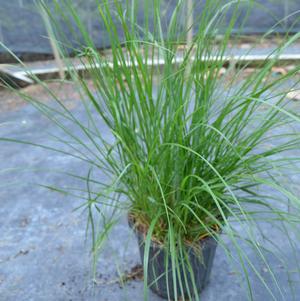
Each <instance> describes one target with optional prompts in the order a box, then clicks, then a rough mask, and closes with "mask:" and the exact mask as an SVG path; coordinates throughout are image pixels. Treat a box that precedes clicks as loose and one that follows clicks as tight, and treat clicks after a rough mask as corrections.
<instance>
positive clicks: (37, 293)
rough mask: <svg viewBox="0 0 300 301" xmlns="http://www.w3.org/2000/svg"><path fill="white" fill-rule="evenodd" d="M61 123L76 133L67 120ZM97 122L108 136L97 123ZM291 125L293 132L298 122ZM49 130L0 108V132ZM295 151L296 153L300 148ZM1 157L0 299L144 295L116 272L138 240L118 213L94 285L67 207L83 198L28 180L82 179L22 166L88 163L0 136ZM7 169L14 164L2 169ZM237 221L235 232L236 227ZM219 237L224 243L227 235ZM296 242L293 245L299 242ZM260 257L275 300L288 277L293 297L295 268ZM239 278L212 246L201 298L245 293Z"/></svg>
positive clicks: (134, 255) (138, 284) (237, 298)
mask: <svg viewBox="0 0 300 301" xmlns="http://www.w3.org/2000/svg"><path fill="white" fill-rule="evenodd" d="M74 102H75V104H76V105H74V108H73V109H72V111H73V113H74V114H75V115H76V116H77V117H78V118H80V119H82V120H84V119H85V115H84V110H83V107H82V106H81V105H80V103H79V102H78V101H74ZM290 106H291V108H292V109H293V110H294V111H295V112H300V103H299V102H291V104H290ZM66 125H67V126H69V127H70V128H71V130H72V131H73V132H76V133H78V129H77V128H75V127H74V126H73V125H71V124H68V123H66ZM99 128H100V130H101V131H103V133H104V134H105V135H107V136H108V137H109V136H110V134H109V133H108V132H107V130H106V128H105V127H104V126H103V124H101V122H100V123H99ZM296 130H299V131H300V127H299V125H298V126H297V127H296ZM48 132H50V133H54V134H56V135H58V136H61V137H63V134H62V132H61V131H59V130H58V129H57V128H56V127H55V126H54V125H53V124H51V123H50V122H49V121H48V120H47V119H46V118H44V117H43V116H42V115H41V114H40V113H39V112H37V111H36V110H35V109H34V108H32V107H31V106H25V107H22V108H20V109H16V110H14V111H12V112H5V113H1V112H0V137H1V136H2V137H10V138H16V139H23V140H30V141H33V142H35V143H41V144H45V143H46V144H48V145H55V144H56V142H54V141H49V138H48V136H47V133H48ZM295 155H300V150H299V152H298V153H297V154H295ZM0 158H1V159H0V233H1V234H0V300H1V301H15V300H17V301H44V300H45V301H66V300H73V301H75V300H76V301H79V300H84V301H94V300H95V301H96V300H97V301H105V300H107V301H124V300H128V301H130V300H133V301H135V300H136V301H140V300H143V283H142V281H140V280H134V281H129V282H127V283H126V284H125V286H124V287H121V286H120V285H119V283H118V279H119V278H118V275H119V274H118V273H119V272H118V271H121V272H124V271H130V270H131V269H132V268H133V267H134V266H136V265H137V264H139V263H140V259H139V254H138V248H137V243H136V241H135V238H134V237H133V235H132V233H131V232H130V230H129V228H128V226H127V222H126V218H125V215H124V218H122V219H121V221H120V223H119V224H118V225H117V226H116V227H115V228H114V230H113V232H112V233H111V234H110V236H109V240H108V243H107V244H106V245H105V247H104V250H103V253H102V255H101V256H100V258H99V261H98V267H97V279H98V281H97V284H96V285H93V283H92V281H91V278H92V277H91V276H92V268H91V260H90V259H91V258H90V253H89V245H88V243H85V227H86V213H84V212H82V211H73V209H74V208H76V207H77V206H78V205H80V204H81V203H82V201H80V200H74V199H73V198H71V197H67V196H64V195H62V194H57V193H53V192H51V191H49V190H47V189H44V188H42V187H39V186H36V185H35V183H41V184H52V185H61V186H65V187H67V186H74V185H77V186H78V187H84V185H85V183H82V182H80V181H78V180H75V179H72V178H68V177H66V176H64V175H61V174H57V173H54V172H45V171H33V170H29V169H39V170H42V169H45V170H47V169H49V170H54V169H59V170H63V171H69V172H73V173H76V174H78V175H83V176H85V175H86V172H87V167H86V166H84V165H83V163H82V162H80V161H78V160H76V159H73V158H69V157H66V156H65V155H63V154H59V153H53V152H50V151H47V150H45V149H42V148H36V147H31V146H28V145H20V144H14V143H3V142H2V143H0ZM10 168H16V169H18V170H15V171H9V169H10ZM98 176H99V177H101V176H103V175H101V174H99V175H98ZM293 177H294V180H295V181H299V179H300V176H299V175H294V176H293ZM266 193H267V191H266ZM299 193H300V192H299ZM237 227H240V230H241V232H242V226H237ZM263 228H264V230H265V231H266V233H268V235H269V237H270V238H272V239H273V240H274V241H275V242H276V244H277V245H278V246H279V247H282V248H283V249H284V251H285V257H286V259H287V262H288V265H289V266H290V267H291V268H294V267H295V261H294V257H293V252H292V249H290V248H288V247H286V245H287V244H286V236H285V235H284V234H282V233H280V232H278V231H276V230H275V229H274V227H272V226H271V225H268V224H264V225H263ZM224 240H225V241H226V242H227V243H228V244H230V242H228V239H227V238H226V237H224ZM244 247H245V252H246V253H247V255H248V256H249V258H250V259H251V260H252V262H253V263H254V264H255V266H256V267H257V269H258V271H259V272H260V273H261V274H262V276H263V277H264V279H265V281H266V282H267V283H271V281H270V278H271V277H270V274H269V272H268V271H267V269H266V266H265V264H264V263H262V262H261V260H259V259H257V258H256V257H257V256H256V252H255V251H254V250H253V249H251V248H249V247H247V246H246V245H245V246H244ZM295 248H297V252H298V251H299V248H298V247H297V246H296V247H295ZM233 254H234V253H233ZM266 256H267V258H268V260H269V262H270V264H271V265H272V266H273V269H274V273H275V275H276V277H277V278H278V281H279V283H280V286H281V287H282V289H283V296H281V295H280V293H279V292H278V290H277V289H276V287H275V286H274V285H272V284H270V287H271V288H272V290H273V292H274V294H275V296H276V298H277V300H288V301H289V300H293V294H292V293H291V291H290V290H289V286H288V285H289V283H291V282H293V284H294V285H293V287H294V296H295V300H299V299H300V286H299V283H298V281H299V277H298V276H297V274H296V273H294V274H291V277H292V279H289V278H288V277H287V275H286V274H284V271H283V266H282V263H281V262H280V261H279V260H278V259H276V258H275V257H274V256H272V255H268V254H267V255H266ZM250 280H251V283H252V287H253V296H254V300H256V301H268V300H272V299H271V297H270V296H269V295H268V293H267V291H266V289H265V288H264V287H263V285H262V283H261V281H260V280H259V279H258V278H257V277H256V276H255V275H254V274H253V273H250ZM245 282H246V281H245V277H243V276H241V275H240V274H239V270H238V269H237V268H236V267H235V265H234V264H233V263H230V261H229V260H228V259H227V258H226V256H225V254H224V251H222V249H221V248H220V247H219V248H218V249H217V254H216V258H215V262H214V267H213V271H212V276H211V282H210V284H209V286H208V287H207V288H206V289H205V290H204V291H203V294H202V300H203V301H215V300H226V301H230V300H233V301H242V300H246V298H247V292H246V289H245ZM149 297H150V298H149V300H151V301H159V300H161V299H160V298H159V297H157V296H155V295H154V294H152V293H151V292H150V293H149Z"/></svg>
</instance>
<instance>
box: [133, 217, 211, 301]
mask: <svg viewBox="0 0 300 301" xmlns="http://www.w3.org/2000/svg"><path fill="white" fill-rule="evenodd" d="M129 226H130V227H131V228H132V229H133V230H134V232H135V234H136V236H137V240H138V243H139V249H140V256H141V260H142V262H143V261H144V252H145V234H144V233H141V232H140V231H138V230H137V229H136V228H135V227H134V223H133V221H132V220H131V219H130V218H129ZM199 247H200V248H201V252H200V254H201V255H200V254H199V252H196V251H195V248H192V247H190V246H187V247H186V253H187V255H188V263H187V262H186V260H185V261H184V263H183V264H182V266H181V267H180V269H179V273H178V271H177V272H176V273H177V274H180V277H178V275H177V280H176V283H177V285H176V286H177V299H180V298H181V299H182V300H185V299H184V298H183V297H186V298H188V297H194V296H195V295H196V293H195V290H196V292H197V294H198V295H199V294H200V292H201V291H202V290H203V288H204V287H205V286H206V285H207V283H208V282H209V277H210V274H211V269H212V265H213V260H214V256H215V252H216V248H217V242H216V240H215V239H214V238H212V237H207V238H205V239H203V240H201V241H199ZM196 253H197V254H196ZM166 256H167V255H166V250H165V249H164V247H163V246H162V245H159V244H157V243H156V242H151V245H150V250H149V263H148V286H149V288H150V289H151V290H152V291H153V292H154V293H156V294H157V295H159V296H161V297H163V298H165V299H168V300H174V299H175V297H176V296H175V292H174V281H173V274H172V268H171V267H172V264H171V256H170V255H169V256H168V258H166ZM167 262H168V272H167V273H166V263H167ZM188 266H190V268H188ZM190 270H192V271H193V274H194V277H192V275H191V273H189V271H190ZM178 279H181V281H180V283H181V285H180V284H179V280H178ZM192 279H193V280H194V281H193V280H192ZM193 282H194V284H193ZM168 290H169V292H168Z"/></svg>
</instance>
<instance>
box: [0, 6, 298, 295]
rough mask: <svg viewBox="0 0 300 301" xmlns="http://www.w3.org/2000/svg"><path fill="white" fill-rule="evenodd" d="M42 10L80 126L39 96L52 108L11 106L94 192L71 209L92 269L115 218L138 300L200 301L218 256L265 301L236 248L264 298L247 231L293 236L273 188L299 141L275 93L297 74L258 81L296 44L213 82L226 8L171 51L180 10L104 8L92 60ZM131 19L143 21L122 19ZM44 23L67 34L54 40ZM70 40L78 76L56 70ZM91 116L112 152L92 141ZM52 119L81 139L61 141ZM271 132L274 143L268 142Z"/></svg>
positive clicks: (292, 222) (82, 40)
mask: <svg viewBox="0 0 300 301" xmlns="http://www.w3.org/2000/svg"><path fill="white" fill-rule="evenodd" d="M53 3H54V4H55V6H54V8H49V7H48V6H47V5H45V4H44V3H43V2H41V7H42V9H43V11H44V13H46V15H47V18H48V21H47V24H51V30H49V32H51V33H52V38H53V40H55V41H56V42H57V45H58V46H57V47H58V48H59V49H60V55H61V56H62V57H63V58H64V63H65V65H66V72H67V74H68V75H69V76H70V77H71V79H72V80H74V81H75V82H76V84H77V85H76V87H77V88H78V90H79V91H80V93H81V95H82V99H83V104H84V106H85V109H86V118H87V121H88V122H86V123H85V122H83V121H80V120H78V119H77V118H76V116H75V115H74V114H73V113H72V111H71V110H68V109H67V108H66V107H65V106H64V105H63V103H62V102H61V101H60V100H59V99H57V98H56V96H55V95H54V94H53V93H52V92H51V91H50V90H49V89H48V87H47V85H46V84H45V83H41V84H42V85H43V86H44V87H45V89H46V90H48V92H49V93H52V94H53V98H54V99H55V101H56V102H57V104H58V108H57V106H55V107H51V106H50V105H48V104H44V103H43V104H42V103H40V102H39V101H38V99H33V98H29V97H27V96H26V95H22V93H23V92H22V91H18V93H19V94H21V95H22V96H23V97H24V98H26V99H27V100H28V101H29V102H31V103H32V104H33V105H34V106H36V107H37V109H39V110H40V111H41V112H42V113H43V114H45V116H47V117H48V118H49V119H50V120H52V121H54V122H55V123H56V124H57V125H58V126H59V127H60V129H61V130H63V132H64V133H65V135H67V136H68V137H69V138H68V139H66V140H62V139H61V141H60V142H62V143H64V144H65V147H68V149H69V150H70V151H69V155H70V156H75V155H76V157H77V158H79V159H82V161H83V163H84V164H88V165H89V166H91V169H90V172H89V173H88V176H87V177H86V181H87V182H88V183H89V184H95V183H96V184H97V185H98V186H97V185H96V187H97V188H98V191H96V192H95V189H93V191H92V190H91V189H88V199H87V201H86V202H85V203H84V205H85V207H86V208H88V212H89V215H88V223H89V224H90V226H91V229H92V231H91V232H92V241H93V253H94V255H95V258H96V254H97V253H98V251H99V249H100V246H101V245H102V241H103V239H104V238H105V236H106V235H107V233H108V232H109V230H110V229H111V228H112V227H113V225H114V224H115V223H116V221H115V220H116V218H117V217H118V214H117V213H118V212H119V211H120V207H122V208H123V210H125V212H126V214H127V215H128V222H129V225H130V227H131V228H132V229H133V231H134V233H136V236H137V240H138V244H139V247H140V254H141V260H142V263H143V268H144V285H145V295H144V298H145V299H147V296H148V295H147V288H148V287H150V288H151V289H152V290H153V291H155V292H156V293H157V294H159V295H161V296H163V297H165V298H167V299H169V300H192V299H195V300H200V299H201V294H200V293H201V291H202V289H203V288H204V287H205V286H206V285H207V283H208V281H209V278H210V272H211V268H212V265H213V260H214V256H215V251H216V248H217V246H218V247H219V248H222V249H223V250H224V251H225V252H226V254H227V255H228V258H229V259H232V260H235V261H238V262H239V264H240V267H241V270H242V272H243V274H244V276H245V279H246V282H247V289H248V291H249V298H250V299H253V292H252V287H251V283H250V281H249V273H250V272H249V271H251V272H252V273H254V274H255V275H256V276H257V277H258V279H260V280H261V282H262V285H263V286H264V287H265V288H266V290H267V291H268V293H269V296H270V300H271V299H274V300H277V296H276V294H275V293H274V291H272V289H271V288H270V287H269V285H268V284H267V283H266V282H265V281H264V279H263V277H262V276H261V271H259V270H258V269H257V268H256V267H255V264H254V263H252V262H251V259H250V258H249V256H248V255H247V252H246V251H245V250H244V248H243V247H242V243H241V241H242V242H245V243H246V244H247V246H248V247H249V248H252V249H253V250H255V252H256V253H257V256H258V257H259V259H260V260H261V261H262V262H263V263H264V264H265V265H266V266H267V268H268V271H269V273H270V275H271V278H272V279H271V280H272V281H273V283H275V284H276V286H277V284H278V281H277V278H276V275H275V274H274V272H273V270H272V266H270V265H269V264H268V259H267V256H266V255H265V249H267V246H266V245H264V246H262V245H261V244H260V243H259V242H258V236H259V235H260V234H262V233H263V230H261V223H271V222H274V224H276V227H277V226H278V227H279V228H280V227H281V226H282V229H284V230H286V229H288V231H287V233H289V234H287V235H291V234H290V233H297V222H298V221H299V197H298V196H297V195H295V194H294V193H293V191H292V190H290V189H289V186H288V185H287V183H286V182H287V181H283V180H281V179H282V178H283V179H286V178H285V177H284V175H285V174H286V171H287V170H288V169H291V168H294V170H297V164H298V163H299V157H298V156H288V157H287V155H286V154H289V153H290V152H292V151H295V150H297V149H298V148H299V132H297V131H295V130H294V129H293V127H289V126H290V125H292V124H294V123H298V122H299V116H298V115H297V114H296V113H295V112H291V111H289V109H288V107H287V103H286V101H285V99H286V94H287V92H288V89H290V86H288V87H289V88H288V89H285V88H284V87H285V86H284V83H286V82H288V81H290V80H291V79H292V78H293V79H294V81H295V82H294V84H295V85H296V84H297V77H296V75H297V72H298V71H299V66H295V67H294V68H292V69H289V70H288V71H287V72H286V73H285V74H283V75H281V76H276V77H272V68H273V67H274V66H275V64H277V62H278V58H279V57H280V55H281V53H282V52H283V51H284V49H285V48H286V47H287V46H289V45H291V44H292V43H293V42H294V41H296V40H297V38H299V34H298V35H295V36H289V37H287V38H286V39H283V42H282V43H281V44H280V45H279V46H278V48H277V49H276V50H274V52H273V53H272V55H271V56H270V57H267V58H266V60H264V61H263V62H260V63H259V64H258V65H257V66H256V67H257V68H256V69H255V70H253V71H252V73H250V74H246V75H245V73H244V70H245V69H246V68H247V63H245V64H244V65H243V66H239V68H238V69H234V70H229V71H227V73H225V75H222V74H223V73H224V67H226V66H228V65H230V61H231V56H230V54H229V52H228V51H229V50H230V49H229V48H230V47H229V46H230V45H232V44H234V41H235V39H237V37H238V35H239V30H240V28H237V25H236V24H237V20H239V18H240V8H241V7H240V6H241V3H240V1H232V2H230V3H227V4H225V5H224V4H222V3H223V2H222V1H205V3H204V4H203V7H202V9H201V14H200V16H197V18H195V19H194V21H193V22H194V23H193V24H194V29H193V31H194V35H193V38H192V40H191V41H190V42H189V43H188V45H186V46H185V47H184V46H183V45H184V43H185V38H186V35H187V34H188V32H189V30H190V28H186V26H185V24H186V23H185V22H184V21H182V20H184V18H185V17H186V14H185V13H186V6H185V1H177V3H176V4H175V5H174V7H173V8H172V11H171V12H170V11H169V10H170V8H168V9H169V10H168V14H167V16H164V15H163V14H162V11H163V10H164V9H163V7H164V5H165V2H164V1H159V0H153V1H139V2H138V1H131V2H130V3H122V2H119V1H106V0H104V1H102V2H101V3H99V5H97V14H98V17H99V20H100V22H101V25H102V26H103V27H104V28H105V30H106V38H107V39H109V42H110V45H111V51H110V52H109V54H108V55H106V56H104V55H103V54H100V53H99V52H98V51H97V49H96V47H95V45H94V42H93V39H92V38H91V37H90V35H89V34H88V32H87V30H86V29H85V26H84V24H83V23H82V22H81V21H80V18H79V16H78V14H77V12H76V10H75V9H74V8H73V7H72V5H71V4H70V2H68V1H59V2H58V1H53ZM140 11H142V12H143V13H144V18H143V22H140V21H138V19H137V17H136V16H137V13H138V12H140ZM189 11H191V10H190V9H189ZM57 15H60V18H61V19H62V20H64V24H67V26H69V29H70V30H69V32H73V34H72V35H67V36H65V35H64V33H63V31H62V28H61V25H60V23H59V22H58V21H57V19H56V16H57ZM189 20H190V19H189ZM188 23H189V22H188ZM225 25H226V26H225ZM240 26H242V25H240ZM74 28H76V29H77V30H76V31H74V30H72V29H74ZM74 32H76V34H74ZM78 32H79V34H78ZM233 33H235V36H233ZM77 34H78V35H77ZM220 35H221V37H222V38H221V39H220V38H219V37H220ZM72 39H76V41H77V42H78V45H79V46H78V47H77V48H76V49H72V50H73V51H74V52H75V53H76V55H77V58H78V59H79V60H80V63H81V70H82V69H83V70H84V73H85V75H87V77H82V76H81V74H79V73H78V72H77V71H76V68H75V67H76V66H75V65H73V60H70V59H69V58H68V53H69V52H70V40H72ZM229 69H230V68H229ZM232 71H234V72H232ZM226 74H229V76H226ZM31 76H32V77H34V78H35V79H36V80H37V81H38V82H40V81H39V79H38V78H36V77H35V76H34V75H31ZM87 78H89V80H90V81H92V87H91V85H90V84H88V83H87V81H88V79H87ZM99 117H100V119H101V122H104V123H105V127H106V128H107V129H109V130H110V133H111V134H112V136H113V139H111V137H109V138H108V137H107V136H105V135H104V134H103V133H101V131H100V130H99ZM65 120H66V121H68V122H71V123H73V124H75V125H76V126H77V127H78V128H79V129H80V131H81V132H82V134H83V136H85V138H86V140H83V138H82V136H80V137H79V136H74V134H73V133H72V132H70V131H69V130H68V129H67V128H66V126H65V125H64V121H65ZM282 127H284V128H285V130H286V132H284V134H283V133H280V134H277V133H278V129H281V128H282ZM2 140H6V141H13V140H12V139H9V138H2ZM86 141H87V142H86ZM21 142H22V143H27V142H25V141H21ZM39 146H40V145H39ZM53 150H55V149H53ZM58 151H59V150H58ZM64 153H66V152H65V151H64ZM98 169H100V170H101V171H102V172H104V173H105V174H106V175H107V177H106V180H105V181H103V182H102V181H101V179H98V178H96V179H93V174H94V173H93V172H92V170H93V171H94V170H98ZM281 177H282V178H281ZM107 179H109V181H110V182H107ZM88 187H89V185H88ZM62 189H63V188H59V190H60V191H61V190H62ZM270 190H272V191H271V194H270V195H268V193H266V191H270ZM284 205H286V206H287V207H288V208H289V210H287V209H286V208H287V207H285V206H284ZM104 206H106V207H108V208H112V210H111V214H110V215H109V217H106V218H105V225H104V227H103V228H101V229H99V231H97V229H95V222H94V218H95V214H97V213H99V216H100V217H101V216H102V217H103V215H104V214H103V207H104ZM279 224H280V225H279ZM236 225H238V226H239V227H237V226H236ZM103 229H104V230H103ZM284 230H283V231H284ZM228 241H229V243H228ZM273 243H274V244H276V242H273ZM224 277H225V276H224ZM211 281H212V282H213V281H214V280H213V279H211ZM278 287H279V285H278ZM278 289H279V291H280V292H282V291H281V290H280V288H278Z"/></svg>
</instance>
